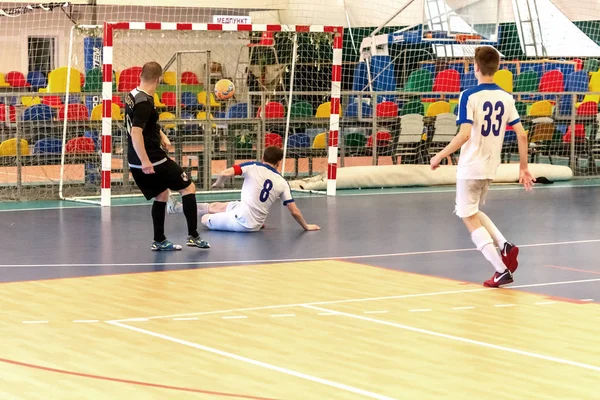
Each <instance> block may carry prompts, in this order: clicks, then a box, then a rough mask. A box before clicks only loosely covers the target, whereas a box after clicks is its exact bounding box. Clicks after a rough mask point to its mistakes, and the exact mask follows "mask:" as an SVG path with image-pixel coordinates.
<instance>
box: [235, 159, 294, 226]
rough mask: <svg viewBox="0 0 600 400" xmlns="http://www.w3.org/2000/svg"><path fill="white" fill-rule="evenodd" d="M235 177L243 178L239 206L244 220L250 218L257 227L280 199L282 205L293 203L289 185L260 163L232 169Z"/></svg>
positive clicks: (274, 170) (274, 171) (266, 165)
mask: <svg viewBox="0 0 600 400" xmlns="http://www.w3.org/2000/svg"><path fill="white" fill-rule="evenodd" d="M233 168H234V170H235V173H236V175H242V176H243V177H244V184H243V185H242V196H241V197H242V198H241V200H242V201H241V206H242V207H243V208H244V209H245V210H244V211H245V214H250V215H246V218H248V217H251V218H252V219H253V220H254V221H255V222H256V223H257V224H259V226H261V225H262V224H263V223H264V222H265V220H266V219H267V215H268V214H269V209H270V208H271V206H272V205H273V203H275V201H277V199H279V198H281V200H282V201H283V205H284V206H285V205H288V204H289V203H292V202H293V201H294V198H293V197H292V192H291V190H290V185H289V184H288V183H287V182H286V180H285V179H283V177H282V176H281V174H279V172H277V170H276V169H275V168H273V167H272V166H270V165H268V164H263V163H260V162H249V163H244V164H240V165H239V166H237V165H236V166H234V167H233Z"/></svg>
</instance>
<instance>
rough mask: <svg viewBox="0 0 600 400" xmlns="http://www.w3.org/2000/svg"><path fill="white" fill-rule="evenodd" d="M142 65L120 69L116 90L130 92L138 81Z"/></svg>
mask: <svg viewBox="0 0 600 400" xmlns="http://www.w3.org/2000/svg"><path fill="white" fill-rule="evenodd" d="M141 74H142V67H130V68H126V69H124V70H123V71H121V74H120V75H119V77H118V84H117V91H119V92H131V91H132V90H133V89H135V88H136V87H137V86H138V84H139V83H140V75H141Z"/></svg>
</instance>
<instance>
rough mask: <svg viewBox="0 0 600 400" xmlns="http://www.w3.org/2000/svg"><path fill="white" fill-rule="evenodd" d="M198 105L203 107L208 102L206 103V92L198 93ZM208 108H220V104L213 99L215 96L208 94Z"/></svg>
mask: <svg viewBox="0 0 600 400" xmlns="http://www.w3.org/2000/svg"><path fill="white" fill-rule="evenodd" d="M198 103H200V104H202V105H203V106H204V107H206V106H207V104H208V102H207V101H206V92H200V93H198ZM210 106H211V107H221V103H219V102H217V100H216V99H215V94H214V93H211V94H210Z"/></svg>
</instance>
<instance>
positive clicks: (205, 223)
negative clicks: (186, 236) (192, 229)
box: [200, 214, 210, 228]
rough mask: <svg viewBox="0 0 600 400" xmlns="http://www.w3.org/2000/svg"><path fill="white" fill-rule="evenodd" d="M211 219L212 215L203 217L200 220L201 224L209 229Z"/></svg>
mask: <svg viewBox="0 0 600 400" xmlns="http://www.w3.org/2000/svg"><path fill="white" fill-rule="evenodd" d="M209 218H210V214H204V215H203V216H202V218H200V223H201V224H202V225H203V226H204V227H205V228H208V219H209Z"/></svg>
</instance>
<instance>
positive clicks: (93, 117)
mask: <svg viewBox="0 0 600 400" xmlns="http://www.w3.org/2000/svg"><path fill="white" fill-rule="evenodd" d="M111 117H112V119H113V120H115V121H123V119H124V118H123V114H122V113H121V108H120V107H119V105H118V104H115V103H112V111H111ZM90 121H102V104H98V105H97V106H95V107H94V108H93V109H92V113H91V114H90Z"/></svg>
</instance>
